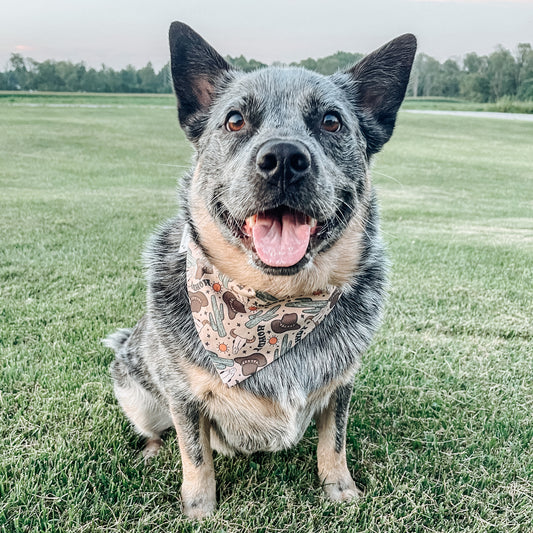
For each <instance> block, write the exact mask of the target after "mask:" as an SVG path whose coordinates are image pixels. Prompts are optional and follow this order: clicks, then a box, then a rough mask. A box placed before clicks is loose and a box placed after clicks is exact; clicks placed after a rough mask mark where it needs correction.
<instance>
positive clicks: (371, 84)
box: [170, 22, 416, 279]
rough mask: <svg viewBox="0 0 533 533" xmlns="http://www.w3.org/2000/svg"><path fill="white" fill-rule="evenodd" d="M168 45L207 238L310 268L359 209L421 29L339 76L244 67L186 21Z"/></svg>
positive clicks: (196, 211)
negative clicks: (224, 55) (193, 155)
mask: <svg viewBox="0 0 533 533" xmlns="http://www.w3.org/2000/svg"><path fill="white" fill-rule="evenodd" d="M170 50H171V69H172V78H173V82H174V89H175V92H176V96H177V100H178V114H179V121H180V124H181V126H182V128H183V129H184V131H185V133H186V135H187V136H188V138H189V139H190V140H191V141H192V142H193V144H194V145H195V148H196V152H197V154H196V167H195V171H194V174H193V177H192V183H191V189H190V198H189V200H190V204H191V211H192V215H193V223H194V224H195V226H196V228H197V230H198V232H199V233H200V236H201V237H202V238H201V240H202V241H203V244H204V246H205V245H206V242H207V241H211V243H212V244H211V247H212V246H213V245H214V244H213V238H214V237H213V234H216V238H217V239H219V240H220V241H222V242H221V244H220V246H221V247H222V248H224V249H225V254H226V256H227V255H228V252H230V254H229V255H230V256H231V255H232V254H233V255H238V256H240V257H242V255H243V254H244V255H245V256H246V258H247V261H245V263H248V264H251V265H253V267H254V268H255V269H256V270H257V271H258V272H259V273H261V274H264V275H266V276H268V277H270V279H272V276H275V275H283V276H294V275H297V274H298V273H301V272H302V271H306V270H307V271H308V273H309V271H310V270H311V269H312V267H313V265H314V264H316V262H317V260H318V259H319V258H320V257H321V255H322V254H327V253H328V250H331V249H332V248H333V247H334V246H335V245H336V243H338V241H339V240H340V239H341V238H342V236H343V235H345V233H346V232H347V231H348V228H349V227H350V225H352V226H353V221H354V220H357V219H358V218H357V217H358V215H359V219H361V217H363V218H364V210H365V209H366V208H367V207H368V205H367V204H368V202H369V201H370V191H371V186H370V184H369V177H368V166H369V162H370V159H371V157H372V155H373V154H375V153H376V152H378V151H379V150H380V149H381V147H382V146H383V144H384V143H385V142H387V140H388V139H389V138H390V136H391V134H392V131H393V128H394V124H395V120H396V113H397V111H398V108H399V106H400V104H401V102H402V100H403V97H404V95H405V91H406V87H407V82H408V80H409V73H410V70H411V65H412V62H413V58H414V54H415V50H416V39H415V38H414V36H412V35H410V34H407V35H403V36H401V37H398V38H397V39H395V40H393V41H391V42H390V43H388V44H386V45H385V46H383V47H382V48H380V49H379V50H377V51H375V52H373V53H372V54H370V55H369V56H367V57H366V58H364V59H363V60H362V61H360V62H359V63H357V64H356V65H355V66H354V67H353V68H351V69H349V70H347V71H345V72H339V73H336V74H334V75H332V76H323V75H321V74H317V73H315V72H310V71H307V70H304V69H300V68H274V67H270V68H266V69H262V70H257V71H254V72H251V73H243V72H240V71H238V70H235V69H234V68H233V67H231V66H230V65H229V64H228V63H227V62H226V61H225V60H224V59H223V58H222V57H221V56H220V55H219V54H218V53H217V52H216V51H215V50H214V49H213V48H212V47H211V46H210V45H209V44H208V43H207V42H206V41H205V40H204V39H202V37H200V36H199V35H198V34H197V33H195V32H194V31H193V30H191V28H189V27H188V26H186V25H185V24H182V23H179V22H174V23H173V24H172V26H171V28H170ZM365 206H366V207H365ZM360 229H361V228H360ZM202 232H203V233H202ZM208 248H209V246H208ZM208 251H209V253H210V254H211V255H213V253H215V255H216V252H214V251H212V250H208ZM345 253H347V254H349V253H350V251H345ZM227 259H228V260H229V261H231V257H228V258H227Z"/></svg>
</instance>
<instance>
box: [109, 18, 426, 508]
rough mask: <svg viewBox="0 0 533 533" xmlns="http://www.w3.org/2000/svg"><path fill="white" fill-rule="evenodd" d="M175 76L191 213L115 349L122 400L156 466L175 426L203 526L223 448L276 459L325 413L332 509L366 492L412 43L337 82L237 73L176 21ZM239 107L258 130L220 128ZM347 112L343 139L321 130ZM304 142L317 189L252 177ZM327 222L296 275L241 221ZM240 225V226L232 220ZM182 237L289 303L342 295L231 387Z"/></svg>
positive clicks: (323, 449) (324, 470) (325, 468)
mask: <svg viewBox="0 0 533 533" xmlns="http://www.w3.org/2000/svg"><path fill="white" fill-rule="evenodd" d="M170 41H171V53H172V62H171V66H172V72H173V78H174V83H175V89H176V95H177V99H178V111H179V119H180V123H181V125H182V127H183V129H184V131H185V132H186V134H187V135H188V137H189V139H190V140H191V141H192V142H193V144H194V146H195V148H196V156H195V159H194V162H193V165H192V169H191V171H190V173H189V174H187V175H186V176H185V177H184V179H183V180H182V183H181V189H180V204H181V205H180V207H181V208H180V212H179V215H178V216H177V217H176V218H173V219H171V220H170V221H168V222H167V223H166V224H165V225H164V226H163V227H161V228H160V229H159V231H158V232H157V233H156V235H155V236H154V237H153V238H152V240H151V242H150V244H149V246H148V250H147V252H146V262H147V269H148V294H147V311H146V314H145V315H144V317H143V318H142V319H141V320H140V321H139V322H138V323H137V325H136V326H135V328H133V330H131V331H130V330H119V331H118V332H117V333H115V334H113V335H111V336H110V337H109V338H108V339H107V340H106V345H107V346H109V347H111V348H113V349H114V350H115V351H116V358H115V360H114V362H113V364H112V365H111V373H112V377H113V381H114V387H115V393H116V396H117V399H118V401H119V403H120V404H121V406H122V408H123V410H124V412H125V413H126V415H127V416H128V417H129V418H130V420H131V421H132V423H133V424H134V426H135V428H136V429H137V431H139V432H140V433H141V434H143V435H145V436H146V437H147V438H148V447H147V450H146V455H147V456H149V455H152V454H154V453H156V452H157V449H158V448H159V445H160V439H159V437H160V435H161V433H162V431H164V430H165V429H166V428H168V427H171V426H174V427H175V428H176V432H177V435H178V440H179V445H180V453H181V455H182V466H183V475H184V480H183V486H182V500H183V510H184V512H185V513H186V514H187V515H188V516H190V517H193V518H201V517H203V516H206V515H207V514H209V513H211V512H212V511H213V510H214V508H215V503H216V502H215V477H214V470H213V461H212V451H211V450H212V449H215V450H218V451H220V452H222V453H225V454H230V455H231V454H234V453H236V452H241V453H252V452H255V451H259V450H263V451H276V450H281V449H284V448H287V447H289V446H292V445H294V444H296V443H297V442H298V441H299V440H300V438H301V437H302V435H303V433H304V432H305V430H306V428H307V427H308V425H309V423H310V422H311V421H312V420H313V418H315V419H316V420H317V426H318V430H319V445H318V452H317V459H318V469H319V477H320V479H321V481H322V482H323V483H324V488H325V491H326V494H327V495H328V496H329V497H330V498H331V499H333V500H348V499H352V498H354V497H356V496H357V494H358V492H359V491H358V489H357V488H356V486H355V484H354V482H353V480H352V478H351V476H350V474H349V472H348V469H347V465H346V456H345V440H346V435H345V433H346V421H347V416H348V407H349V400H350V395H351V390H352V384H353V378H354V375H355V373H356V371H357V369H358V368H359V365H360V361H361V354H363V352H364V351H365V350H366V348H367V347H368V345H369V343H370V340H371V338H372V335H373V333H374V332H375V330H376V328H377V327H378V325H379V322H380V317H381V313H382V307H383V301H384V295H385V284H386V280H385V271H386V268H385V267H386V260H385V254H384V249H383V244H382V241H381V238H380V235H379V223H378V212H377V204H376V198H375V194H374V191H373V189H372V185H371V182H370V175H369V166H370V162H371V158H372V156H373V154H374V153H376V152H377V151H379V149H380V148H381V146H382V145H383V144H384V143H385V142H386V141H387V140H388V138H389V137H390V135H391V134H392V130H393V127H394V120H395V117H396V112H397V109H398V107H399V105H400V103H401V101H402V99H403V96H404V93H405V87H406V84H407V80H408V76H409V70H410V67H411V63H412V59H413V55H414V49H415V41H414V37H412V36H403V37H400V38H398V39H397V40H396V41H393V42H391V43H389V45H386V46H385V47H383V48H382V49H380V50H379V51H378V52H375V53H374V54H373V55H371V56H369V58H368V59H366V60H363V61H362V62H361V63H359V64H358V65H356V66H355V67H353V68H352V69H350V70H349V71H347V72H344V73H338V74H335V75H333V76H331V77H325V76H321V75H319V74H316V73H312V72H308V71H305V70H302V69H291V68H288V69H280V68H268V69H264V70H260V71H256V72H253V73H249V74H244V73H241V72H238V71H235V70H233V69H231V68H230V67H229V65H227V64H226V63H225V61H224V60H223V59H222V58H221V57H220V56H219V55H218V54H217V53H216V52H215V51H214V50H213V49H212V48H211V47H210V46H209V45H208V44H207V43H206V42H205V41H204V40H203V39H202V38H201V37H199V36H198V35H197V34H196V33H194V32H193V31H192V30H191V29H190V28H188V27H187V26H185V25H184V24H180V23H174V24H173V25H172V27H171V31H170ZM235 109H238V110H239V111H240V112H241V113H242V114H243V115H244V116H245V117H246V120H247V129H246V130H245V131H244V132H243V133H241V132H239V134H238V135H231V134H229V135H228V132H227V131H226V130H225V129H224V127H223V124H224V121H225V118H226V116H227V114H228V112H229V111H231V110H235ZM331 110H334V111H335V112H337V113H338V114H339V116H340V117H341V119H342V122H343V129H342V130H341V133H339V134H337V135H332V134H330V133H325V132H324V131H322V130H321V129H320V117H321V116H323V114H324V113H326V112H328V111H331ZM272 138H282V139H293V140H296V141H298V142H300V143H304V144H305V145H306V146H307V148H308V149H309V152H310V154H311V158H312V168H311V170H310V172H309V176H307V178H306V180H305V183H304V184H303V185H302V184H299V185H298V186H293V187H292V188H291V187H289V186H284V187H280V186H276V184H274V185H273V184H272V183H268V180H264V179H261V177H260V176H259V175H258V174H257V173H256V172H255V158H256V154H257V152H258V150H259V148H260V147H261V145H262V144H263V143H264V142H266V141H267V140H269V139H272ZM282 204H283V205H289V206H290V207H292V208H294V209H299V210H305V212H306V213H308V214H310V215H312V216H313V217H315V218H317V219H318V220H320V221H323V222H322V229H321V232H320V235H319V238H317V239H314V240H312V243H311V245H310V247H309V249H308V252H307V253H306V255H305V257H304V259H302V261H300V263H298V264H297V265H295V266H294V267H290V268H282V269H277V270H276V269H275V268H274V267H268V265H264V264H261V262H260V261H259V260H258V259H257V257H254V256H253V252H250V250H248V249H247V248H246V247H245V246H243V244H242V243H241V242H240V240H239V238H238V236H237V235H236V234H235V231H234V228H232V226H231V221H243V220H244V219H245V218H246V217H247V216H250V214H253V213H255V212H259V211H264V210H266V209H269V208H272V207H275V206H277V205H282ZM228 221H229V222H228ZM184 228H187V230H188V231H189V233H190V235H191V237H192V238H193V239H194V240H195V241H196V242H197V244H199V245H200V246H201V247H202V248H203V250H204V252H205V254H206V255H207V256H208V257H209V258H210V259H211V260H212V262H213V263H214V264H215V266H216V267H217V268H218V269H219V270H220V271H222V272H224V273H226V274H227V275H229V276H230V277H232V278H233V279H235V280H238V281H240V282H241V283H244V284H253V286H254V288H256V289H262V290H266V289H268V291H269V292H271V293H274V294H277V295H278V296H282V295H288V294H302V291H303V292H304V293H306V294H310V293H311V292H313V290H315V289H317V288H319V287H322V286H323V285H324V283H331V284H334V285H337V286H339V287H341V289H342V296H341V298H340V300H339V302H338V303H337V305H336V307H335V308H334V309H333V310H332V312H331V313H330V314H329V315H328V316H327V318H326V319H325V320H324V321H323V323H322V324H321V325H320V327H317V328H315V329H314V330H313V331H312V332H311V333H310V334H309V335H308V336H306V337H305V338H304V339H303V340H302V341H301V342H300V343H299V344H297V345H296V346H295V347H293V348H292V350H291V351H290V352H289V353H287V354H286V355H284V356H283V364H278V361H274V362H273V363H272V364H270V365H268V366H267V367H265V368H264V369H262V370H261V371H259V372H258V373H256V374H254V375H253V376H251V377H249V378H248V379H247V380H245V381H244V382H242V383H240V384H238V385H236V386H235V387H232V388H227V387H226V386H225V385H224V384H223V383H222V381H221V380H220V378H219V376H218V374H217V372H216V370H215V368H214V367H213V364H212V362H211V361H210V359H209V356H208V354H207V352H206V351H205V350H204V348H203V346H202V344H201V342H200V340H199V337H198V335H197V332H196V329H195V326H194V323H193V320H192V316H191V312H190V308H189V300H188V297H187V291H186V279H185V276H186V274H185V254H184V253H183V252H180V250H179V248H180V242H181V239H182V234H183V231H184Z"/></svg>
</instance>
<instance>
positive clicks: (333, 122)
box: [322, 113, 342, 133]
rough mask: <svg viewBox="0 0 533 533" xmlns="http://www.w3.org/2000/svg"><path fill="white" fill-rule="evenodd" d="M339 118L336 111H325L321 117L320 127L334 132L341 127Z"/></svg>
mask: <svg viewBox="0 0 533 533" xmlns="http://www.w3.org/2000/svg"><path fill="white" fill-rule="evenodd" d="M341 125H342V124H341V119H340V118H339V117H338V116H337V114H336V113H326V114H325V115H324V118H323V119H322V129H323V130H326V131H329V132H330V133H335V132H336V131H339V130H340V129H341Z"/></svg>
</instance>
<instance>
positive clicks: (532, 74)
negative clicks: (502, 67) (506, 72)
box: [516, 43, 533, 100]
mask: <svg viewBox="0 0 533 533" xmlns="http://www.w3.org/2000/svg"><path fill="white" fill-rule="evenodd" d="M516 64H517V97H518V98H519V99H520V100H533V50H532V49H531V44H529V43H519V45H518V47H517V51H516Z"/></svg>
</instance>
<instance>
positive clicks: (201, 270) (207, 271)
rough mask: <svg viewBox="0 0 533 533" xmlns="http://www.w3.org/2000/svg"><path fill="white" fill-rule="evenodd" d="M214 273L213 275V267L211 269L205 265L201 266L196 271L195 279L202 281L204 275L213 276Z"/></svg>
mask: <svg viewBox="0 0 533 533" xmlns="http://www.w3.org/2000/svg"><path fill="white" fill-rule="evenodd" d="M212 273H213V267H210V266H207V265H204V264H199V265H198V268H197V270H196V275H195V277H196V279H202V277H203V275H204V274H212Z"/></svg>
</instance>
